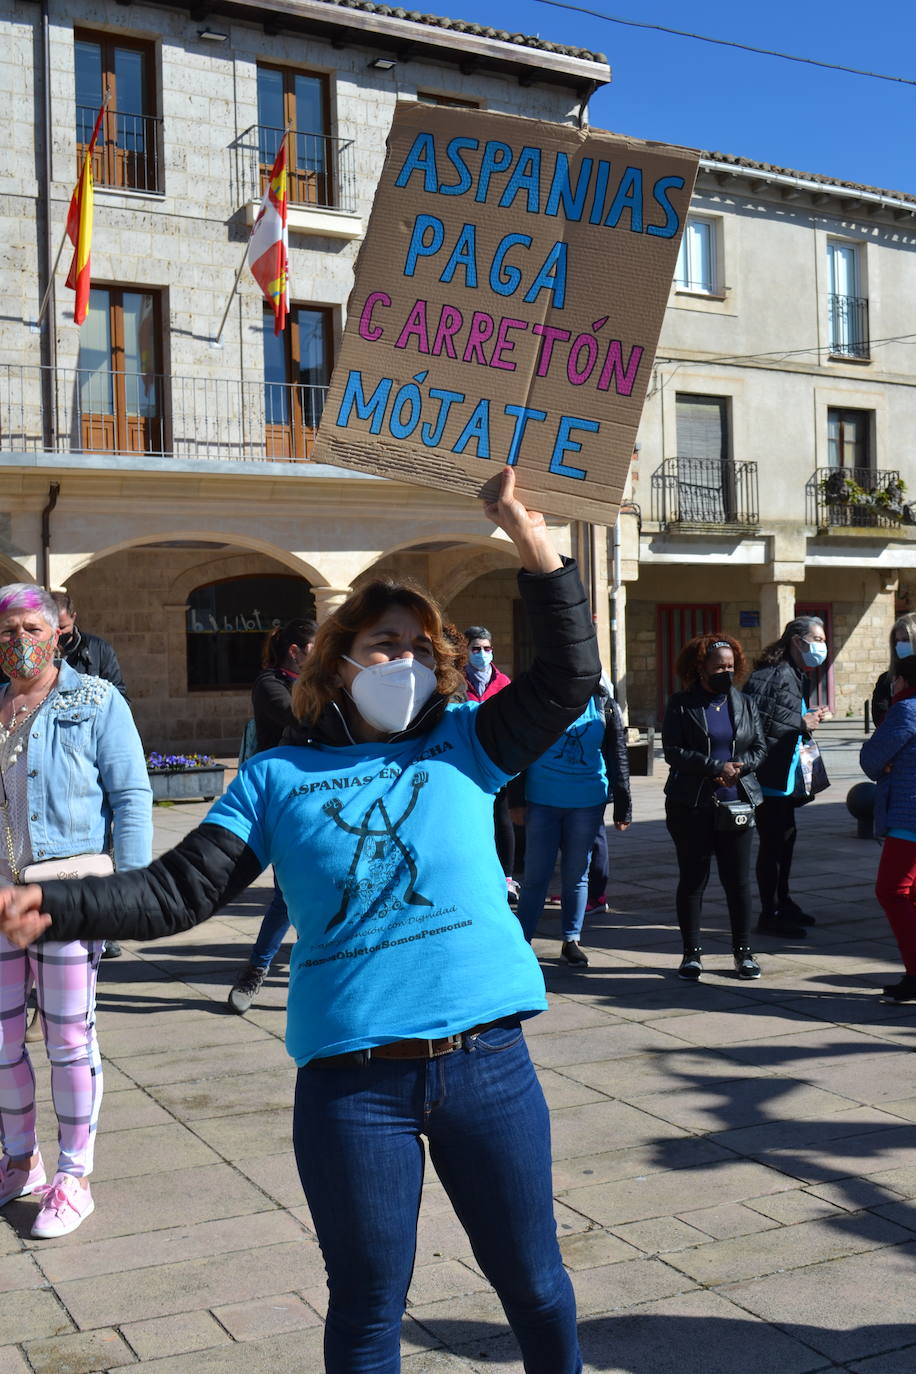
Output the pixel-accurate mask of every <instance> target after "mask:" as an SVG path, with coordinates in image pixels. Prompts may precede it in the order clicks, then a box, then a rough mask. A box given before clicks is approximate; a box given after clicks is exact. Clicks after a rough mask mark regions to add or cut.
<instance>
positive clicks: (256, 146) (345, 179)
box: [235, 124, 357, 213]
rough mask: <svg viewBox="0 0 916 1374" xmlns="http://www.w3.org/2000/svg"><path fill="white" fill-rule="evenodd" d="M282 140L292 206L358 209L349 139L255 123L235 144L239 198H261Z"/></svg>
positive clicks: (353, 160)
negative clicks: (284, 142)
mask: <svg viewBox="0 0 916 1374" xmlns="http://www.w3.org/2000/svg"><path fill="white" fill-rule="evenodd" d="M284 137H285V138H286V158H287V161H286V167H287V173H286V176H287V197H288V200H289V204H290V205H312V206H315V208H316V209H320V210H347V211H350V212H351V213H353V212H355V211H356V205H357V200H356V165H355V158H354V150H355V144H354V143H353V140H352V139H344V138H331V137H330V136H329V135H328V134H316V133H310V132H308V131H307V130H303V129H290V130H289V131H288V132H286V133H285V134H284V130H283V129H271V128H268V127H266V126H265V125H263V124H253V125H252V126H251V128H250V129H246V130H245V132H244V133H243V134H241V135H240V137H239V139H238V141H237V143H236V144H235V158H236V178H237V182H238V198H239V201H240V202H241V203H244V202H246V201H249V200H260V199H261V197H262V196H263V194H264V189H265V187H266V186H267V180H268V177H269V176H270V169H271V167H272V166H273V164H274V161H275V159H276V156H277V153H278V152H279V151H280V144H281V143H282V141H283V139H284Z"/></svg>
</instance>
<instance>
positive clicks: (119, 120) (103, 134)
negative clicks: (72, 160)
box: [76, 105, 163, 193]
mask: <svg viewBox="0 0 916 1374" xmlns="http://www.w3.org/2000/svg"><path fill="white" fill-rule="evenodd" d="M97 115H98V107H95V108H93V107H92V106H89V105H77V107H76V162H77V176H79V172H80V170H81V169H82V166H83V159H84V157H85V156H86V149H87V147H88V146H89V140H90V139H91V138H92V130H93V129H94V128H95V121H96V117H97ZM162 167H163V156H162V120H161V119H160V118H159V117H158V116H157V115H141V114H123V113H122V112H121V111H120V110H112V109H108V110H106V111H105V114H104V117H103V119H102V127H101V129H100V130H99V136H98V139H97V140H96V145H95V148H94V150H93V153H92V180H93V181H94V182H95V184H96V186H109V187H112V188H114V189H116V190H121V191H150V192H157V193H158V192H161V191H162V190H163V181H162Z"/></svg>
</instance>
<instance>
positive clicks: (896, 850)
mask: <svg viewBox="0 0 916 1374" xmlns="http://www.w3.org/2000/svg"><path fill="white" fill-rule="evenodd" d="M875 896H876V897H877V898H878V901H879V902H880V903H881V905H882V907H883V908H884V914H885V916H886V917H887V919H888V920H889V921H890V924H891V930H892V931H893V932H894V939H895V940H896V941H897V946H898V948H899V950H900V955H901V958H902V959H903V967H904V969H905V970H906V972H907V973H912V974H916V843H914V842H913V841H912V840H899V839H894V837H893V836H891V835H888V837H887V838H886V839H885V841H884V847H883V849H882V850H881V862H880V864H879V865H878V877H877V879H876V881H875Z"/></svg>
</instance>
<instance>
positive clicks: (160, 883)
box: [0, 823, 263, 946]
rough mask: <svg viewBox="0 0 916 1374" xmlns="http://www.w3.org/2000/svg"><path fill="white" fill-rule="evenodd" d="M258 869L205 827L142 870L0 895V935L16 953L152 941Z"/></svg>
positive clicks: (194, 920)
mask: <svg viewBox="0 0 916 1374" xmlns="http://www.w3.org/2000/svg"><path fill="white" fill-rule="evenodd" d="M262 868H263V864H262V863H261V860H260V859H259V858H258V856H257V855H256V854H255V853H254V851H253V850H251V849H249V847H248V845H247V844H245V842H244V840H241V839H240V838H239V837H238V836H237V835H234V834H233V833H232V832H231V831H230V830H225V829H223V827H222V826H219V825H207V824H206V823H205V824H203V825H201V826H198V828H197V829H196V830H192V831H191V833H190V834H189V835H186V836H185V838H184V839H183V840H182V841H181V843H180V844H178V845H176V846H175V848H174V849H170V850H169V851H168V853H166V854H163V855H162V857H161V858H159V859H156V860H154V862H153V863H151V864H150V865H149V867H148V868H136V869H133V870H131V871H130V872H126V873H115V874H113V875H112V876H111V877H110V878H84V879H83V880H82V881H77V880H72V881H68V882H52V883H45V884H43V886H41V887H39V886H38V885H37V884H36V883H32V884H29V885H28V886H26V887H7V888H4V889H2V890H0V934H3V935H5V936H6V938H7V939H8V940H10V941H12V943H13V944H15V945H20V946H25V945H27V944H31V942H32V941H33V940H36V939H38V937H39V936H40V935H42V934H44V935H46V936H47V938H48V939H50V940H156V939H159V938H161V937H162V936H164V935H175V934H176V933H177V932H178V931H181V930H190V929H191V927H192V926H195V925H199V924H200V922H201V921H205V920H206V919H207V917H208V916H212V915H213V913H214V912H215V911H218V910H219V908H220V907H222V906H225V905H226V904H227V903H228V902H231V901H232V899H233V898H234V897H237V896H238V894H239V893H240V892H241V891H242V890H243V889H244V888H246V887H248V885H249V884H250V883H251V882H253V881H254V879H255V878H256V877H257V876H258V874H259V873H260V872H261V870H262Z"/></svg>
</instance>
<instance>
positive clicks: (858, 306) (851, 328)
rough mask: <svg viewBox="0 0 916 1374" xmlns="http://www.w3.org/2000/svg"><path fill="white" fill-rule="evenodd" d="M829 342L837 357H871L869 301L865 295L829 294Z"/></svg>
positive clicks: (832, 351)
mask: <svg viewBox="0 0 916 1374" xmlns="http://www.w3.org/2000/svg"><path fill="white" fill-rule="evenodd" d="M827 309H828V324H827V328H828V333H829V338H828V343H829V348H830V352H831V354H832V355H833V356H834V357H835V358H859V359H862V358H866V359H867V358H870V357H871V352H870V349H869V342H868V301H867V299H866V298H865V297H864V296H828V297H827Z"/></svg>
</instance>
